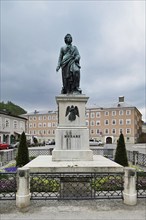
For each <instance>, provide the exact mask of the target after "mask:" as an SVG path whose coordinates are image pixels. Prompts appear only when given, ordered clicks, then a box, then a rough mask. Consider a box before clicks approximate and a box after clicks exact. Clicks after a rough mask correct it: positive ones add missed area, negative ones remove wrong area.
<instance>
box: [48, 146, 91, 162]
mask: <svg viewBox="0 0 146 220" xmlns="http://www.w3.org/2000/svg"><path fill="white" fill-rule="evenodd" d="M92 160H93V152H92V150H55V149H54V150H53V151H52V161H92Z"/></svg>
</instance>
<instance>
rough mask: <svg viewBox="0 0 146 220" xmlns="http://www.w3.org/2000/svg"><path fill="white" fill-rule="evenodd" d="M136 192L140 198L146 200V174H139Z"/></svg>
mask: <svg viewBox="0 0 146 220" xmlns="http://www.w3.org/2000/svg"><path fill="white" fill-rule="evenodd" d="M136 190H137V197H138V198H146V172H137V182H136Z"/></svg>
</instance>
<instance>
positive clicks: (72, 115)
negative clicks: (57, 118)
mask: <svg viewBox="0 0 146 220" xmlns="http://www.w3.org/2000/svg"><path fill="white" fill-rule="evenodd" d="M67 115H69V116H68V120H69V121H75V120H76V115H77V116H78V117H79V109H78V107H77V106H73V105H71V106H68V107H67V108H66V113H65V117H66V116H67Z"/></svg>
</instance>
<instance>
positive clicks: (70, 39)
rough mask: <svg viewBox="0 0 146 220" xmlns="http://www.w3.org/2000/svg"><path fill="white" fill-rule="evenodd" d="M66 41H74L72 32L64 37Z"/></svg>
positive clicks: (67, 42)
mask: <svg viewBox="0 0 146 220" xmlns="http://www.w3.org/2000/svg"><path fill="white" fill-rule="evenodd" d="M64 41H65V43H66V44H71V43H72V36H71V35H70V34H67V35H66V36H65V37H64Z"/></svg>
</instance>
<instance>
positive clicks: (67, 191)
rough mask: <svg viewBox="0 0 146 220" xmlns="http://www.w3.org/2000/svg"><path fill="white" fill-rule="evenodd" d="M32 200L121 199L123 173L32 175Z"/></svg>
mask: <svg viewBox="0 0 146 220" xmlns="http://www.w3.org/2000/svg"><path fill="white" fill-rule="evenodd" d="M30 191H31V199H45V200H47V199H57V200H63V199H76V200H82V199H110V198H112V199H114V198H115V199H118V198H119V199H121V198H122V191H123V173H31V174H30Z"/></svg>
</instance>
